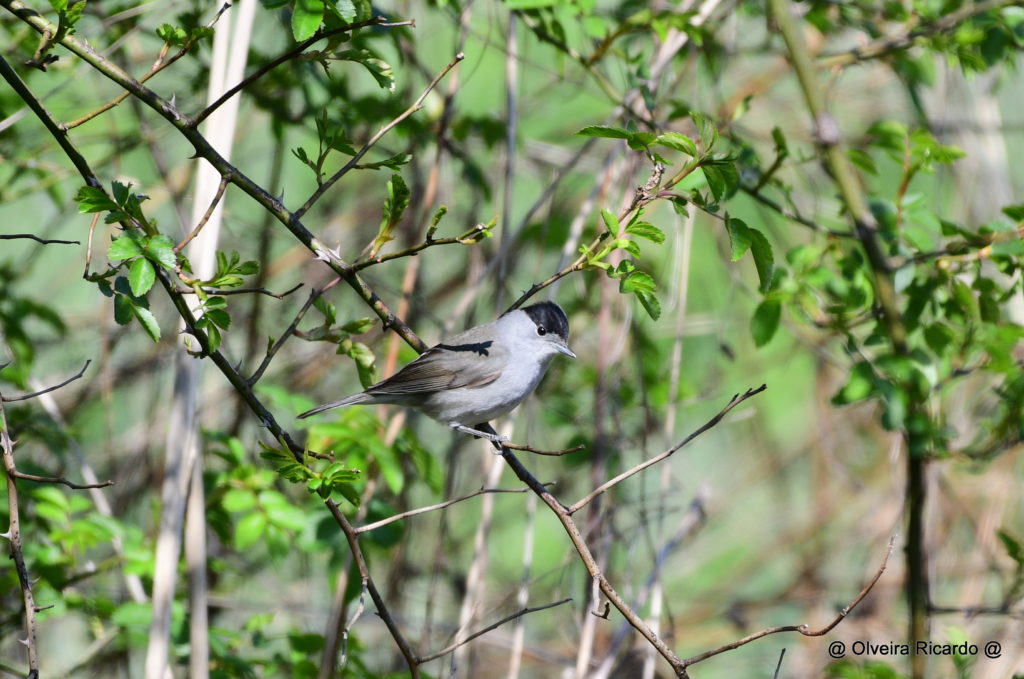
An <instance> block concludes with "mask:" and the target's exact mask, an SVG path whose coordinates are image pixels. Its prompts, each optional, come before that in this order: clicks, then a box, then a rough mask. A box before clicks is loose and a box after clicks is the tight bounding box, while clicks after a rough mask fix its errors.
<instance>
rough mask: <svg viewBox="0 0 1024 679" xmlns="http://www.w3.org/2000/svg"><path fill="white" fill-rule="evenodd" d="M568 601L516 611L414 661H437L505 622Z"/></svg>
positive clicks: (563, 600)
mask: <svg viewBox="0 0 1024 679" xmlns="http://www.w3.org/2000/svg"><path fill="white" fill-rule="evenodd" d="M570 601H572V598H571V597H570V598H568V599H562V600H561V601H555V602H553V603H550V604H544V605H543V606H534V607H533V608H524V609H522V610H520V611H516V612H515V613H513V614H512V615H507V616H505V617H504V618H502V619H501V620H499V621H497V622H496V623H494V624H492V625H488V626H487V627H485V628H483V629H482V630H480V631H478V632H474V633H473V634H470V635H469V636H468V637H466V638H465V639H462V640H461V641H458V642H456V643H454V644H452V645H451V646H448V647H447V648H443V649H441V650H440V651H438V652H437V653H431V654H430V655H425V656H423V657H421V658H417V659H416V660H417V662H419V663H420V664H421V665H422V664H423V663H428V662H430V661H431V660H437V659H438V658H441V657H444V656H446V655H448V654H449V653H451V652H452V651H454V650H455V649H457V648H458V647H459V646H464V645H465V644H468V643H469V642H471V641H473V639H476V638H477V637H481V636H483V635H485V634H487V633H488V632H490V631H491V630H494V629H497V628H499V627H501V626H502V625H504V624H505V623H506V622H509V621H511V620H515V619H516V618H521V617H522V616H524V615H527V614H529V613H536V612H537V611H543V610H546V609H548V608H554V607H555V606H561V605H562V604H564V603H568V602H570Z"/></svg>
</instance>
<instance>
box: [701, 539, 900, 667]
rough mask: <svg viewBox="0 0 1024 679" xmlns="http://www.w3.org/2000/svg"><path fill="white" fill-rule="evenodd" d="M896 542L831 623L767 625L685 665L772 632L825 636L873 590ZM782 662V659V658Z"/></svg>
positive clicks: (891, 543) (892, 540) (707, 652)
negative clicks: (811, 626)
mask: <svg viewBox="0 0 1024 679" xmlns="http://www.w3.org/2000/svg"><path fill="white" fill-rule="evenodd" d="M895 544H896V536H895V535H894V536H892V537H891V538H889V548H888V549H887V550H886V551H885V557H883V558H882V563H881V565H879V567H878V570H877V571H876V572H875V575H874V577H873V578H871V580H869V581H868V584H866V585H864V588H863V589H861V591H860V594H858V595H857V596H856V597H855V598H854V600H853V601H851V602H850V604H849V605H848V606H847V607H846V608H844V609H843V610H841V611H839V614H838V615H836V617H835V619H834V620H833V621H832V622H830V623H829V624H827V625H825V626H824V627H822V628H821V629H816V630H812V629H808V628H807V625H806V624H803V625H783V626H782V627H767V628H765V629H763V630H761V631H760V632H755V633H754V634H751V635H749V636H746V637H743V638H742V639H739V640H737V641H734V642H732V643H731V644H726V645H725V646H720V647H719V648H716V649H713V650H711V651H705V652H704V653H700V654H698V655H695V656H693V657H690V658H687V659H686V660H684V661H683V665H684V666H685V667H689V666H690V665H695V664H697V663H699V662H701V661H704V660H707V659H708V658H711V657H714V656H716V655H719V654H720V653H725V652H726V651H731V650H733V649H736V648H739V647H740V646H745V645H746V644H749V643H750V642H751V641H756V640H758V639H760V638H762V637H766V636H768V635H770V634H778V633H779V632H799V633H800V634H802V635H804V636H805V637H821V636H825V635H826V634H828V633H829V632H831V631H832V630H833V629H834V628H835V626H836V625H838V624H839V623H841V622H842V621H843V620H844V619H846V616H847V615H849V614H850V611H852V610H853V609H854V608H856V607H857V604H859V603H860V602H861V601H862V600H863V599H864V597H866V596H867V595H868V592H870V591H871V588H872V587H874V586H875V583H876V582H878V579H879V578H881V577H882V573H884V572H885V567H886V565H887V564H888V563H889V556H890V555H891V554H892V549H893V545H895ZM780 662H781V659H780Z"/></svg>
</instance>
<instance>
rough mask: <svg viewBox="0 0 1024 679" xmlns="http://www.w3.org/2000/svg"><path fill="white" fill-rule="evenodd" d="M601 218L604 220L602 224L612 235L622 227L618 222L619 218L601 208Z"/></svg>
mask: <svg viewBox="0 0 1024 679" xmlns="http://www.w3.org/2000/svg"><path fill="white" fill-rule="evenodd" d="M601 219H602V220H604V225H605V226H606V227H607V228H608V231H609V232H610V233H611V234H612V235H614V236H617V235H619V230H620V229H621V228H622V226H621V224H619V218H618V217H616V216H615V215H614V214H613V213H611V212H609V211H608V210H605V209H603V208H602V209H601Z"/></svg>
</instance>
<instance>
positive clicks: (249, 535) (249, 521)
mask: <svg viewBox="0 0 1024 679" xmlns="http://www.w3.org/2000/svg"><path fill="white" fill-rule="evenodd" d="M266 529H267V517H266V516H264V515H263V513H262V512H252V513H251V514H246V515H245V516H244V517H242V520H241V521H239V522H238V525H237V526H235V549H238V550H245V549H248V548H249V547H252V546H253V545H255V544H256V543H257V542H259V541H260V539H261V538H262V537H263V532H264V531H265V530H266Z"/></svg>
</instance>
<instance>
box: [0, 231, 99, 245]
mask: <svg viewBox="0 0 1024 679" xmlns="http://www.w3.org/2000/svg"><path fill="white" fill-rule="evenodd" d="M18 238H27V239H30V240H34V241H36V242H39V243H42V244H43V245H81V244H82V243H81V242H80V241H77V240H56V239H52V238H40V237H39V236H35V235H33V234H31V233H0V240H16V239H18Z"/></svg>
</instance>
